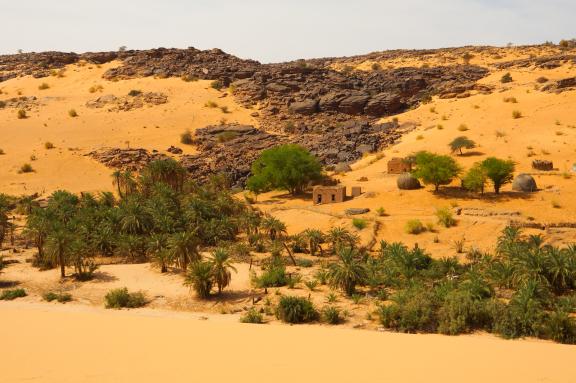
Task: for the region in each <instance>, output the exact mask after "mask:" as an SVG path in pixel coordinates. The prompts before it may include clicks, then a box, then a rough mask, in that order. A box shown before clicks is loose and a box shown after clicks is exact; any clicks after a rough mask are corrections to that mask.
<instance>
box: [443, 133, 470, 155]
mask: <svg viewBox="0 0 576 383" xmlns="http://www.w3.org/2000/svg"><path fill="white" fill-rule="evenodd" d="M448 146H450V150H452V153H456V152H459V154H460V155H462V154H463V153H462V149H474V148H475V147H476V143H475V142H474V141H472V140H471V139H469V138H468V137H466V136H460V137H456V138H455V139H454V140H452V142H450V144H449V145H448Z"/></svg>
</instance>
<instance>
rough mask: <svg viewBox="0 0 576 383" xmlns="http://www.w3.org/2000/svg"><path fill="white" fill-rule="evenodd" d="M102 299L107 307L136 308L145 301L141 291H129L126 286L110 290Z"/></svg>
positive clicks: (144, 303)
mask: <svg viewBox="0 0 576 383" xmlns="http://www.w3.org/2000/svg"><path fill="white" fill-rule="evenodd" d="M104 299H105V300H106V308H107V309H120V308H136V307H142V306H144V305H146V303H147V302H146V297H145V296H144V294H143V293H142V292H136V293H129V292H128V289H127V288H126V287H123V288H119V289H114V290H110V291H109V292H108V294H106V296H105V297H104Z"/></svg>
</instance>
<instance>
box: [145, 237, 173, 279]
mask: <svg viewBox="0 0 576 383" xmlns="http://www.w3.org/2000/svg"><path fill="white" fill-rule="evenodd" d="M148 253H149V254H150V256H151V258H152V259H153V260H154V261H155V262H156V263H158V265H159V266H160V272H161V273H165V272H167V271H168V264H169V263H170V262H171V260H172V253H171V252H169V251H168V236H167V235H166V234H164V233H154V234H152V236H151V237H150V242H149V243H148Z"/></svg>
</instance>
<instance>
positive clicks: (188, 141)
mask: <svg viewBox="0 0 576 383" xmlns="http://www.w3.org/2000/svg"><path fill="white" fill-rule="evenodd" d="M180 143H182V144H184V145H192V144H193V143H194V140H193V139H192V133H191V132H190V131H189V130H186V131H185V132H184V133H182V134H181V135H180Z"/></svg>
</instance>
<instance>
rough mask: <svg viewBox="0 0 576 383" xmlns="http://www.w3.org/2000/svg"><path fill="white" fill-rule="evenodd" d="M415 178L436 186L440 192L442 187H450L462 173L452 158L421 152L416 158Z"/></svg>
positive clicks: (436, 189)
mask: <svg viewBox="0 0 576 383" xmlns="http://www.w3.org/2000/svg"><path fill="white" fill-rule="evenodd" d="M415 162H416V170H415V171H414V173H413V174H414V176H415V177H416V178H419V179H421V180H422V182H424V183H425V184H429V185H434V190H435V191H438V189H439V188H440V185H448V184H450V182H452V180H453V179H454V178H455V177H456V176H458V174H460V172H461V168H460V166H459V165H458V163H457V162H456V161H454V159H453V158H452V157H450V156H442V155H439V154H434V153H430V152H419V153H417V154H416V156H415Z"/></svg>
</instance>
